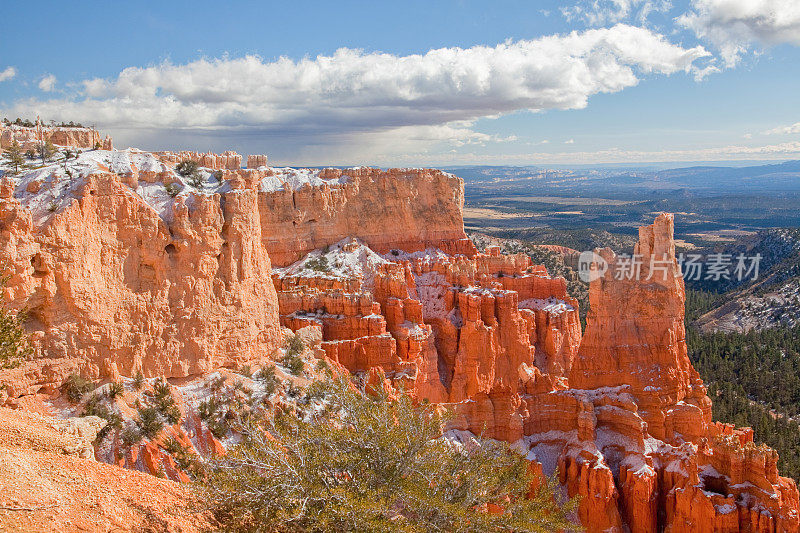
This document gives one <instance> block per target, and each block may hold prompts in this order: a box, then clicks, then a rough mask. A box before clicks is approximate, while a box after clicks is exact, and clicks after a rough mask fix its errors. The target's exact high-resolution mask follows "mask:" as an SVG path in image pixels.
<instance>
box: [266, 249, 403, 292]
mask: <svg viewBox="0 0 800 533" xmlns="http://www.w3.org/2000/svg"><path fill="white" fill-rule="evenodd" d="M388 262H389V261H387V260H385V259H384V258H383V257H381V256H380V255H378V254H376V253H375V252H373V251H372V250H371V249H370V248H369V246H367V245H366V244H364V243H362V242H361V241H360V240H358V239H356V238H354V237H345V238H344V239H342V240H340V241H339V242H337V243H336V244H334V245H331V246H329V247H328V248H327V249H322V250H314V251H313V252H310V253H309V254H308V255H306V256H305V257H304V258H303V259H301V260H299V261H297V262H296V263H294V264H292V265H289V266H287V267H283V268H275V269H274V271H275V272H276V273H278V275H280V276H281V277H286V276H302V277H321V278H345V279H348V278H361V279H362V280H363V281H362V284H363V286H364V288H366V289H371V288H372V285H373V282H374V279H375V272H376V270H377V269H378V267H379V265H382V264H386V263H388Z"/></svg>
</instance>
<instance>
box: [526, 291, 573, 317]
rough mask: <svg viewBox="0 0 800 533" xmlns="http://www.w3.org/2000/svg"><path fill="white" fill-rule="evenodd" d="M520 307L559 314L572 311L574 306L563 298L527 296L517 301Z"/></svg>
mask: <svg viewBox="0 0 800 533" xmlns="http://www.w3.org/2000/svg"><path fill="white" fill-rule="evenodd" d="M519 308H520V309H537V310H541V311H545V312H547V313H550V314H553V315H560V314H562V313H565V312H567V311H574V310H575V308H574V307H572V306H571V305H569V304H568V303H567V302H565V301H564V300H559V299H558V298H554V297H552V296H551V297H550V298H547V299H546V300H544V299H540V298H529V299H527V300H522V301H521V302H520V303H519Z"/></svg>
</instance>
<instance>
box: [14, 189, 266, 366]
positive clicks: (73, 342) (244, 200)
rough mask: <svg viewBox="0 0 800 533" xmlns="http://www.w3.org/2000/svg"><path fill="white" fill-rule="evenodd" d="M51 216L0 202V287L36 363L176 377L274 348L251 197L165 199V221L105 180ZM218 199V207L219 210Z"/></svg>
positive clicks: (260, 355) (250, 193) (260, 357)
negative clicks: (30, 341)
mask: <svg viewBox="0 0 800 533" xmlns="http://www.w3.org/2000/svg"><path fill="white" fill-rule="evenodd" d="M74 191H75V192H74V193H73V195H74V197H73V198H71V199H68V200H67V202H65V204H66V205H63V206H62V207H60V208H59V209H58V210H57V211H55V212H50V213H44V214H42V213H41V212H35V211H34V213H35V214H36V216H37V218H38V220H37V222H36V223H34V221H33V218H32V211H31V210H30V209H26V208H25V207H24V206H23V205H21V204H20V201H19V200H17V199H16V198H14V197H13V196H12V195H11V188H10V186H9V183H8V182H5V183H4V184H3V194H2V198H0V227H2V232H0V251H1V252H2V257H3V258H5V259H6V260H7V261H9V262H10V264H11V265H12V278H11V279H10V280H9V283H8V284H7V286H6V288H5V294H6V297H7V298H8V299H9V300H10V301H11V302H12V304H13V305H15V306H17V307H20V308H27V309H28V310H29V314H30V317H31V321H30V322H29V327H30V329H31V331H32V332H33V335H34V337H33V338H34V341H35V345H36V347H37V349H38V352H39V353H40V354H41V356H42V357H47V358H49V359H60V358H67V357H70V358H79V359H80V360H81V366H82V372H83V373H84V374H86V375H88V376H95V377H96V376H99V375H100V374H101V367H102V363H103V361H104V360H106V359H109V360H110V361H112V362H114V363H116V364H117V366H118V369H119V371H120V372H122V373H123V374H125V375H128V376H130V375H133V373H135V371H136V370H139V369H140V370H142V371H143V372H144V373H145V375H166V376H186V375H190V374H198V373H203V372H206V371H209V370H211V369H213V368H216V367H218V366H224V365H237V364H241V363H243V362H245V361H256V360H263V359H265V358H267V357H269V356H270V355H271V353H272V352H273V351H274V350H275V348H276V347H277V346H278V344H279V340H278V335H279V332H278V315H277V298H276V296H275V291H274V288H273V286H272V284H271V283H270V282H269V280H270V274H271V269H270V262H269V257H268V255H267V254H266V252H265V250H264V249H263V246H262V244H261V236H260V224H259V220H258V210H257V194H256V193H255V192H254V191H236V192H231V193H226V194H224V195H222V197H220V196H219V195H214V196H205V195H196V196H193V197H190V198H189V199H188V201H187V200H186V199H185V197H178V198H177V199H176V200H175V205H174V207H173V214H172V217H171V220H164V219H162V218H160V216H159V214H158V213H157V212H156V211H155V210H154V209H153V208H152V207H151V206H149V205H148V204H147V203H145V202H144V201H143V200H142V199H141V198H139V197H138V196H136V195H133V194H131V192H130V190H129V189H128V187H127V186H125V185H123V184H122V183H121V182H120V179H119V177H117V176H116V175H113V174H94V175H91V176H89V177H88V178H86V179H85V180H84V182H83V184H82V185H76V187H75V189H74ZM223 199H224V202H223Z"/></svg>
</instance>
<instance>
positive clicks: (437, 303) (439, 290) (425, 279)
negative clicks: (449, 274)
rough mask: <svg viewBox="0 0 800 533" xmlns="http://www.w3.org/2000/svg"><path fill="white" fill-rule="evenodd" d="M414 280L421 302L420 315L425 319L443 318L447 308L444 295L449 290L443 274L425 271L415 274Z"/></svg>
mask: <svg viewBox="0 0 800 533" xmlns="http://www.w3.org/2000/svg"><path fill="white" fill-rule="evenodd" d="M414 281H415V285H416V286H417V296H418V297H419V300H420V301H421V302H422V317H423V318H424V319H425V320H430V319H434V318H445V316H447V309H446V308H445V297H444V296H445V294H446V293H447V291H448V290H449V285H448V284H447V280H446V279H445V277H444V275H442V274H440V273H438V272H426V273H424V274H420V275H415V276H414Z"/></svg>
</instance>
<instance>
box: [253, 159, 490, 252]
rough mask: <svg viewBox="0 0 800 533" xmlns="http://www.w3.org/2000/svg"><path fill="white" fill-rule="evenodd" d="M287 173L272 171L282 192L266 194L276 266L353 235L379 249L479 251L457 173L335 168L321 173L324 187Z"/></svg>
mask: <svg viewBox="0 0 800 533" xmlns="http://www.w3.org/2000/svg"><path fill="white" fill-rule="evenodd" d="M282 170H283V169H276V171H272V172H271V173H272V174H273V175H272V176H270V175H269V173H268V174H267V176H265V177H267V178H272V182H273V183H274V184H275V186H273V187H270V189H274V190H270V191H268V192H265V193H263V194H262V195H261V198H260V199H259V201H260V205H259V207H260V212H261V226H262V235H263V236H264V239H265V240H264V246H265V247H266V249H267V250H268V252H269V255H270V257H271V258H272V262H273V264H275V265H276V266H286V265H289V264H291V263H294V262H295V261H297V260H298V259H300V258H301V257H303V256H304V255H306V254H307V253H309V252H311V251H312V250H316V249H318V248H323V247H325V246H329V245H331V244H333V243H336V242H338V241H340V240H341V239H343V238H345V237H357V238H358V239H360V240H362V241H363V242H364V243H365V244H367V246H369V247H370V248H371V249H373V250H374V251H376V252H378V253H387V252H389V251H390V250H392V249H398V250H405V251H409V252H413V251H418V250H424V249H425V248H430V247H434V248H440V249H442V250H444V251H445V252H447V253H452V254H456V253H460V254H466V255H473V254H474V253H475V247H474V245H473V244H472V242H470V241H469V239H467V237H466V235H465V233H464V223H463V218H462V214H461V212H462V207H463V204H464V183H463V181H461V179H459V178H457V177H455V176H453V175H452V174H447V173H445V172H441V171H438V170H430V169H389V170H386V171H384V170H380V169H376V168H368V167H359V168H353V169H347V170H342V169H333V168H330V169H323V170H321V171H319V172H318V173H317V174H316V175H313V176H312V179H317V180H319V183H320V186H311V185H310V183H309V182H311V183H313V181H311V180H308V181H306V182H301V181H299V180H298V179H297V177H296V176H295V175H293V174H291V173H289V172H283V171H282ZM281 183H283V184H284V185H283V186H281ZM292 183H294V184H295V185H294V186H292ZM287 185H288V186H287Z"/></svg>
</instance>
